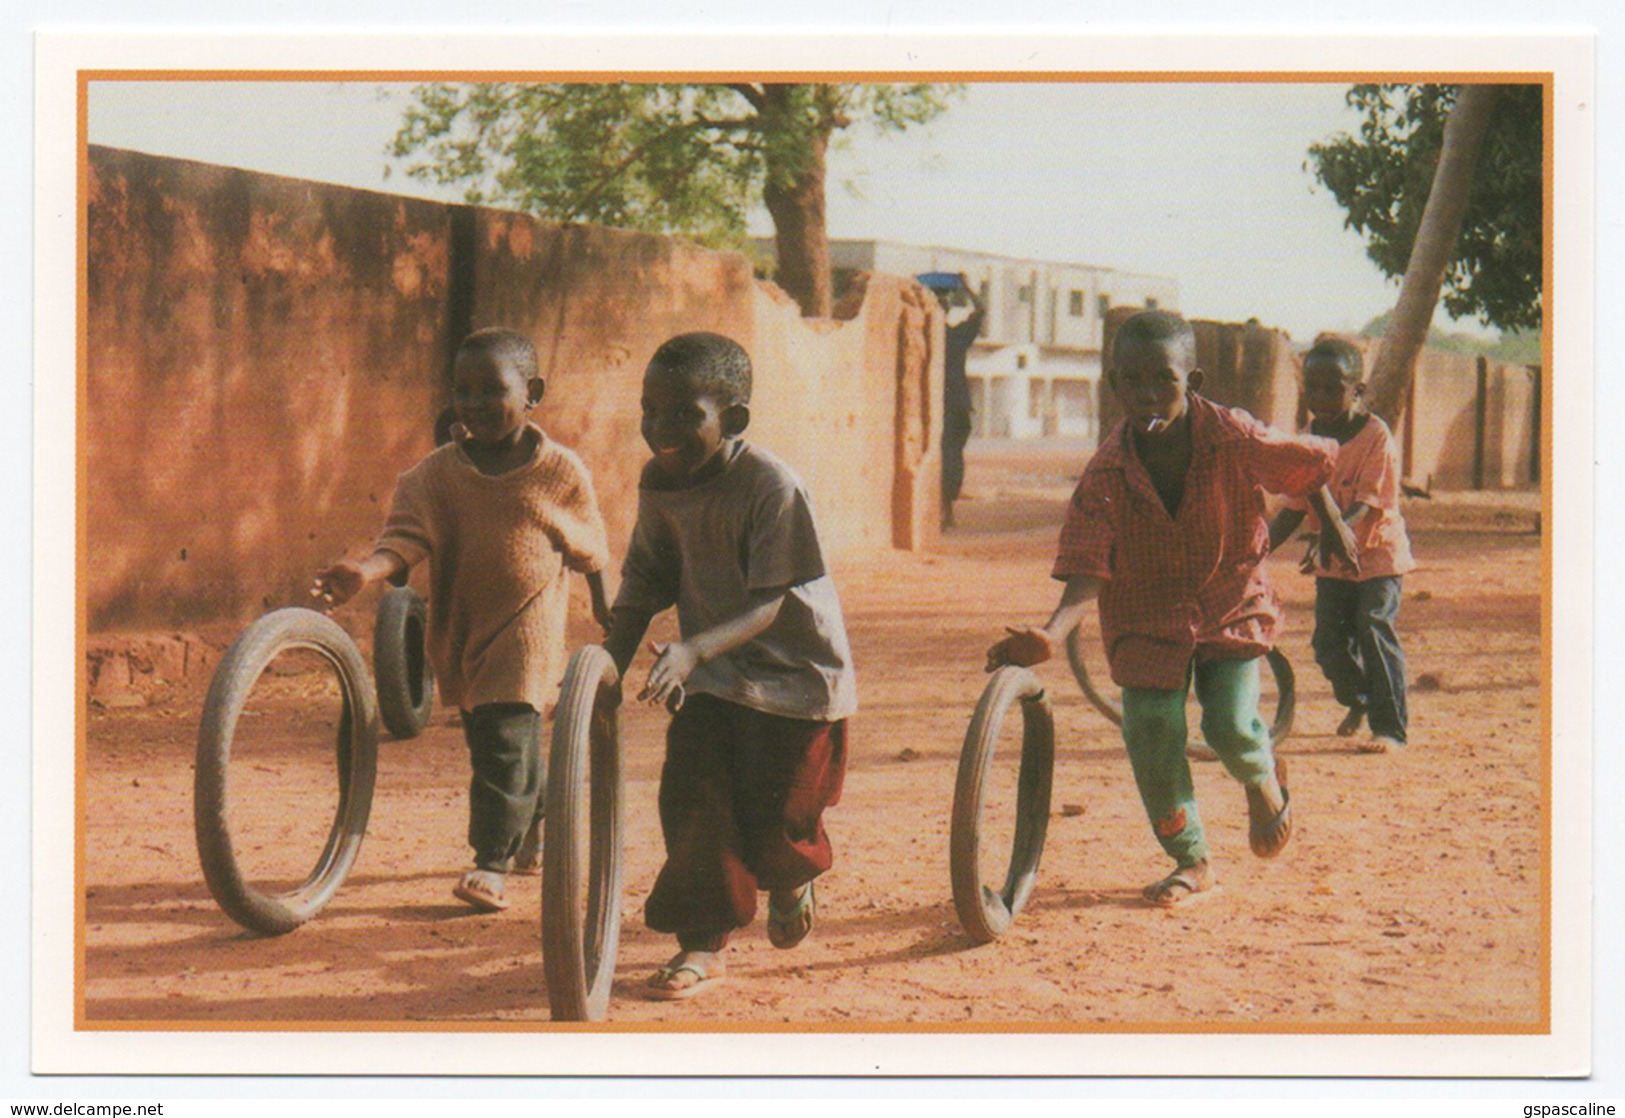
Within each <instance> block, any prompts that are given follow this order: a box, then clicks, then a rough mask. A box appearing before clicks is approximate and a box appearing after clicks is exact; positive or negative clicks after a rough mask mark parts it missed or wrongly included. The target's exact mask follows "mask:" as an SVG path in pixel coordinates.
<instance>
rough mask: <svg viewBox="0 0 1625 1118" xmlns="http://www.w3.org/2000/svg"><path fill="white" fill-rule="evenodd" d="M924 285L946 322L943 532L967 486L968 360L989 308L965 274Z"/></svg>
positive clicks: (924, 279) (934, 277)
mask: <svg viewBox="0 0 1625 1118" xmlns="http://www.w3.org/2000/svg"><path fill="white" fill-rule="evenodd" d="M918 278H919V280H920V282H921V283H923V284H925V285H926V286H927V287H929V288H931V290H932V291H933V292H934V293H935V294H936V296H937V301H938V302H939V303H941V304H942V309H943V312H944V313H945V314H946V316H947V323H948V328H947V331H946V342H945V345H944V352H943V378H942V381H943V383H942V526H943V527H944V528H951V527H953V523H954V502H955V501H956V500H958V499H959V491H960V489H961V488H962V487H963V486H964V484H965V444H966V443H967V442H968V441H970V433H971V399H970V381H969V379H968V378H967V377H966V375H965V359H966V358H967V357H968V356H969V355H970V347H971V346H972V345H973V344H974V343H975V341H976V339H977V337H978V336H980V335H981V332H982V321H983V319H985V318H986V317H987V311H986V308H985V307H983V306H982V301H981V299H979V298H978V297H977V295H976V292H975V291H974V290H972V288H971V285H970V280H969V278H968V277H966V275H965V273H964V272H960V273H959V274H958V275H953V274H950V273H947V272H927V273H925V275H922V276H920V277H918Z"/></svg>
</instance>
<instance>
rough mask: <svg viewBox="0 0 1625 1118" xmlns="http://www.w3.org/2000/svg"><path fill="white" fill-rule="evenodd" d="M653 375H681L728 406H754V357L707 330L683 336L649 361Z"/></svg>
mask: <svg viewBox="0 0 1625 1118" xmlns="http://www.w3.org/2000/svg"><path fill="white" fill-rule="evenodd" d="M648 371H649V372H651V373H656V372H658V373H681V374H682V375H683V376H686V377H688V378H689V380H690V381H691V382H692V383H693V385H694V387H695V388H696V389H697V390H698V391H700V392H701V393H703V394H705V395H707V396H710V397H711V398H712V399H714V400H716V401H717V402H718V403H719V404H722V405H723V406H724V407H726V406H728V405H730V404H748V403H750V389H751V372H750V355H749V354H747V353H746V352H745V348H744V347H743V346H741V345H740V344H739V343H738V342H736V341H734V340H733V339H732V338H725V337H723V336H722V335H721V334H710V333H706V332H704V331H700V332H696V333H693V334H679V335H677V336H676V337H675V338H672V339H671V340H670V341H668V342H666V343H665V344H664V345H662V346H661V347H660V348H659V349H657V350H655V355H654V356H653V357H651V358H649V368H648Z"/></svg>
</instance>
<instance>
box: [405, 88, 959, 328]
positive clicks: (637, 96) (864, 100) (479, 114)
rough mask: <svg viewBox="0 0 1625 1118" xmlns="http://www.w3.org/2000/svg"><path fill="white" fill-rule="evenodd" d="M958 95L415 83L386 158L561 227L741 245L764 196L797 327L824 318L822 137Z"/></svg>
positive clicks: (940, 105)
mask: <svg viewBox="0 0 1625 1118" xmlns="http://www.w3.org/2000/svg"><path fill="white" fill-rule="evenodd" d="M960 88H961V87H959V86H952V85H929V84H910V85H905V84H866V85H837V84H818V83H799V82H798V83H775V82H728V83H715V84H667V83H648V84H645V83H638V84H633V83H627V82H597V83H570V84H538V83H518V82H497V83H481V84H445V83H435V84H428V85H420V86H417V87H416V88H415V89H414V90H413V95H412V96H413V100H412V103H411V104H410V105H409V106H408V107H407V110H406V115H405V117H404V119H403V121H402V124H401V127H400V130H399V132H397V133H396V136H395V139H394V141H393V143H392V144H391V146H390V151H391V153H392V154H393V155H395V156H396V157H397V158H401V159H409V160H412V162H410V163H409V164H408V165H407V172H408V173H409V174H411V175H413V176H415V177H418V178H422V179H425V180H428V181H432V182H439V183H459V184H464V185H465V186H466V190H465V197H466V198H467V199H468V200H469V201H470V202H485V203H491V202H500V203H505V204H509V205H514V206H517V207H519V208H521V209H525V210H529V211H531V212H533V213H537V214H541V215H543V216H546V217H549V218H552V219H554V220H557V221H584V222H594V223H598V224H604V225H618V226H624V227H627V228H632V229H645V230H650V231H654V232H662V233H677V234H681V235H685V236H688V237H691V238H693V239H695V240H697V241H700V242H701V243H703V244H707V245H711V246H713V247H724V248H734V247H739V246H740V245H742V244H743V243H744V241H745V237H746V231H745V230H746V218H747V215H748V214H749V212H750V209H751V207H752V206H753V205H754V204H755V203H756V201H757V200H758V199H760V200H761V202H762V203H763V204H764V205H765V206H766V208H767V211H768V213H769V214H770V215H771V216H772V219H773V226H774V231H775V240H776V247H777V254H778V281H779V284H780V286H781V287H783V288H784V289H785V291H787V292H789V294H790V295H791V296H792V297H793V298H794V299H795V300H796V302H797V303H798V304H799V305H800V306H801V310H802V313H803V314H806V315H828V314H829V313H830V309H831V305H832V301H833V300H832V290H831V280H830V268H829V242H828V234H827V232H826V229H825V218H824V212H825V193H824V191H825V179H826V176H827V169H828V153H829V145H830V142H831V140H832V139H833V138H834V137H835V136H836V135H837V134H838V133H840V132H841V131H842V130H844V129H847V128H850V127H852V126H853V125H856V124H859V123H867V124H869V125H871V126H872V127H874V128H876V129H878V130H880V131H882V132H888V131H890V132H897V131H902V130H903V129H906V128H909V127H910V126H913V125H916V124H923V123H925V122H927V121H929V120H931V119H932V118H934V117H936V116H937V115H938V114H939V113H941V112H942V111H943V110H944V109H945V108H946V107H947V105H948V102H949V100H950V99H951V98H952V97H953V96H955V95H956V94H957V93H958V92H959V91H960Z"/></svg>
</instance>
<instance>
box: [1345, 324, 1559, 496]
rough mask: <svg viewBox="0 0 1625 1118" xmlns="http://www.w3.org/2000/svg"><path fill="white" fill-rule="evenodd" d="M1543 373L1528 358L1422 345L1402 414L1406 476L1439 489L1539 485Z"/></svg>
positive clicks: (1374, 346)
mask: <svg viewBox="0 0 1625 1118" xmlns="http://www.w3.org/2000/svg"><path fill="white" fill-rule="evenodd" d="M1377 348H1378V347H1377V345H1376V344H1375V343H1373V345H1372V346H1371V349H1372V351H1373V355H1374V353H1375V350H1376V349H1377ZM1366 365H1367V368H1370V366H1371V358H1370V357H1368V358H1367V362H1366ZM1539 377H1540V374H1539V371H1538V370H1537V369H1535V368H1532V367H1529V366H1525V365H1505V364H1501V363H1500V362H1497V361H1489V360H1486V359H1484V358H1481V357H1477V356H1475V355H1473V354H1470V353H1446V352H1442V351H1440V350H1431V349H1430V350H1423V351H1422V354H1421V356H1420V357H1418V358H1417V362H1416V376H1415V378H1414V380H1413V381H1412V384H1411V393H1410V401H1409V403H1408V405H1407V406H1406V408H1405V414H1404V416H1403V417H1402V418H1401V420H1400V432H1399V437H1400V442H1401V449H1402V452H1403V457H1404V472H1405V477H1406V479H1407V480H1409V481H1411V482H1413V483H1415V484H1417V485H1422V486H1427V487H1429V488H1435V489H1516V488H1522V487H1527V486H1531V485H1535V484H1537V483H1538V481H1539V475H1538V470H1539V461H1540V457H1539V456H1540V449H1539V445H1538V442H1537V438H1538V426H1539V411H1538V405H1537V400H1536V397H1537V396H1538V393H1539Z"/></svg>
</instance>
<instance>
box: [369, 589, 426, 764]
mask: <svg viewBox="0 0 1625 1118" xmlns="http://www.w3.org/2000/svg"><path fill="white" fill-rule="evenodd" d="M428 630H429V609H428V606H427V605H426V604H425V603H424V601H423V599H422V598H420V597H419V596H418V593H417V591H415V590H413V589H412V588H411V587H410V586H397V587H393V588H391V589H390V590H388V591H386V592H385V594H384V596H383V599H382V600H381V601H380V602H379V603H378V619H377V621H375V622H374V623H373V629H372V667H373V674H374V675H375V676H376V677H377V679H378V717H379V718H380V719H381V720H382V722H383V724H384V728H385V729H387V730H388V731H389V732H390V734H391V736H393V737H395V738H398V739H401V740H406V739H408V738H415V737H417V736H418V735H419V734H421V733H422V732H423V728H424V727H425V726H427V725H428V724H429V718H430V716H431V715H432V714H434V669H433V668H432V667H431V666H430V664H429V651H428V647H427V639H428Z"/></svg>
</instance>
